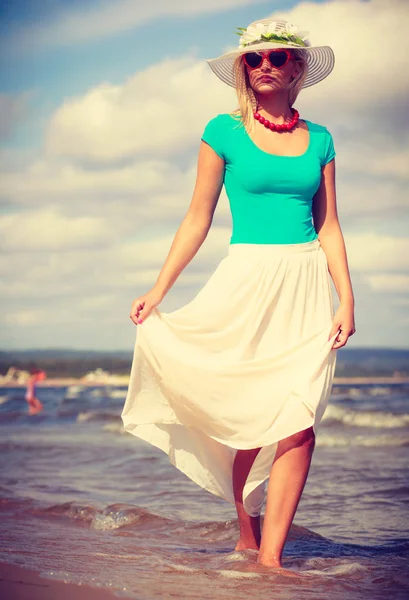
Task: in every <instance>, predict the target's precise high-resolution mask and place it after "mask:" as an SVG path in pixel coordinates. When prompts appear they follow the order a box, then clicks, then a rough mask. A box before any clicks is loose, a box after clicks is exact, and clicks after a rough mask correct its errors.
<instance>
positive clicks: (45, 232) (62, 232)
mask: <svg viewBox="0 0 409 600" xmlns="http://www.w3.org/2000/svg"><path fill="white" fill-rule="evenodd" d="M110 237H111V230H110V228H109V224H108V223H107V222H106V221H104V220H102V219H101V218H99V217H84V216H79V217H64V215H62V214H60V213H58V212H57V211H56V210H54V209H52V208H51V209H41V210H39V211H27V212H24V213H22V214H20V213H15V214H9V215H4V216H2V217H1V219H0V239H1V247H2V250H3V251H9V252H10V251H14V252H23V251H27V250H30V251H49V250H54V251H55V250H59V251H62V250H64V249H67V248H89V247H94V246H101V245H104V244H106V243H107V240H109V239H110Z"/></svg>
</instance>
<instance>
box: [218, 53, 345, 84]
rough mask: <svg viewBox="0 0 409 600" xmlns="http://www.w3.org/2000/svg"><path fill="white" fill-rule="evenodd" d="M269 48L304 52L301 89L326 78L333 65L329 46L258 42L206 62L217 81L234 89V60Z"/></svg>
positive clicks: (333, 60)
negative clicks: (304, 76)
mask: <svg viewBox="0 0 409 600" xmlns="http://www.w3.org/2000/svg"><path fill="white" fill-rule="evenodd" d="M271 48H289V49H294V50H301V52H305V54H306V59H307V65H308V72H307V76H306V78H305V80H304V83H303V85H302V87H303V88H306V87H309V86H311V85H314V84H316V83H318V82H319V81H322V80H323V79H325V78H326V77H328V75H329V74H330V73H331V71H332V70H333V68H334V65H335V55H334V51H333V50H332V48H331V47H330V46H298V45H296V44H285V45H283V44H280V42H260V43H258V44H252V45H251V46H246V47H244V48H238V49H237V50H234V51H232V52H227V53H226V54H223V55H222V56H219V57H217V58H209V59H207V60H206V62H207V63H208V65H209V66H210V68H211V69H212V71H213V73H214V74H215V75H217V77H218V78H219V79H221V80H222V81H223V82H224V83H227V85H230V86H231V87H236V83H235V76H234V69H233V66H234V62H235V60H236V58H237V57H239V56H241V55H243V54H245V53H246V52H258V51H260V50H270V49H271Z"/></svg>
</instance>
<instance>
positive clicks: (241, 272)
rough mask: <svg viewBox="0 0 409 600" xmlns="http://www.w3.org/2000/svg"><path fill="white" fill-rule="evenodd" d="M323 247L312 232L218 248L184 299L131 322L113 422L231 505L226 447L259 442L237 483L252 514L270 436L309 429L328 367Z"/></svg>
mask: <svg viewBox="0 0 409 600" xmlns="http://www.w3.org/2000/svg"><path fill="white" fill-rule="evenodd" d="M333 316H334V308H333V300H332V292H331V286H330V275H329V271H328V263H327V259H326V255H325V253H324V251H323V249H322V248H321V245H320V243H319V241H318V240H314V241H312V242H307V243H300V244H247V243H246V244H230V245H229V247H228V253H227V256H225V257H224V258H223V259H222V260H221V261H220V263H219V264H218V266H217V267H216V269H215V271H214V272H213V273H212V275H211V276H210V278H209V279H208V281H207V283H206V284H205V285H204V287H202V288H201V290H200V291H199V293H198V294H197V295H196V296H195V297H194V299H193V300H192V301H191V302H189V303H188V304H186V305H184V306H182V307H181V308H179V309H177V310H175V311H173V312H169V313H164V312H162V311H160V310H159V309H158V307H156V308H155V309H153V310H152V312H151V313H150V314H149V316H148V317H147V318H146V320H145V321H144V322H143V323H142V324H140V325H138V326H137V333H136V344H135V351H134V358H133V363H132V369H131V374H130V382H129V389H128V393H127V397H126V401H125V404H124V407H123V411H122V413H121V418H122V421H123V424H124V428H125V430H126V431H128V432H129V433H132V434H133V435H135V436H137V437H139V438H141V439H143V440H146V441H147V442H149V443H150V444H153V445H154V446H156V447H158V448H160V449H161V450H163V451H164V452H166V453H167V454H168V455H169V460H170V462H171V463H172V464H173V465H174V466H175V467H177V468H178V469H180V470H181V471H182V472H183V473H185V474H186V475H187V476H188V477H189V478H190V479H192V480H193V481H194V482H196V483H197V484H198V485H199V486H201V487H203V488H205V489H206V490H208V491H209V492H211V493H212V494H215V495H217V496H220V497H221V498H224V499H225V500H227V501H228V502H231V503H233V504H234V496H233V487H232V467H233V461H234V458H235V455H236V452H237V450H238V449H250V448H261V450H260V452H259V453H258V455H257V457H256V459H255V461H254V463H253V466H252V468H251V470H250V472H249V475H248V478H247V481H246V484H245V486H244V490H243V503H244V508H245V510H246V512H247V513H248V514H249V515H252V516H256V515H259V514H260V512H261V508H262V504H263V501H264V495H265V484H266V482H267V480H268V477H269V474H270V469H271V465H272V462H273V460H274V456H275V452H276V449H277V444H278V442H279V440H281V439H283V438H285V437H287V436H290V435H292V434H294V433H296V432H299V431H302V430H304V429H307V428H308V427H311V426H312V427H313V428H314V432H315V433H317V426H318V425H319V423H320V421H321V419H322V416H323V414H324V411H325V409H326V406H327V403H328V399H329V395H330V392H331V387H332V382H333V376H334V371H335V364H336V350H334V349H332V345H333V343H334V340H335V338H336V336H337V334H335V335H334V336H332V337H331V339H328V336H329V334H330V330H331V327H332V320H333Z"/></svg>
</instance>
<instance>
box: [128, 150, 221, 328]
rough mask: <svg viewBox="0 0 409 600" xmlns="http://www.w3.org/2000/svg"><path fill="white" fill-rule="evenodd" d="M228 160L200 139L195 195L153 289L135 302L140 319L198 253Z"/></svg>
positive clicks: (135, 318) (133, 313)
mask: <svg viewBox="0 0 409 600" xmlns="http://www.w3.org/2000/svg"><path fill="white" fill-rule="evenodd" d="M224 167H225V162H224V160H223V159H222V158H220V157H219V156H218V155H217V154H216V152H215V151H214V150H213V149H212V148H211V147H210V146H209V145H208V144H206V143H205V142H203V141H202V142H201V145H200V149H199V156H198V164H197V177H196V184H195V188H194V191H193V197H192V200H191V202H190V206H189V208H188V210H187V213H186V215H185V217H184V218H183V221H182V223H181V224H180V226H179V228H178V230H177V232H176V234H175V237H174V239H173V242H172V245H171V247H170V250H169V253H168V255H167V257H166V260H165V262H164V264H163V267H162V269H161V271H160V273H159V275H158V278H157V280H156V283H155V284H154V286H153V287H152V289H151V290H150V291H149V292H148V293H147V294H145V295H144V296H142V297H140V298H136V299H135V300H134V302H133V304H132V308H131V314H130V317H131V319H132V321H133V322H134V323H135V324H136V323H141V322H142V321H143V320H144V319H145V318H146V317H147V316H148V314H149V313H150V311H151V310H152V308H153V307H154V306H155V305H157V304H159V302H161V300H162V299H163V297H164V296H165V294H166V293H167V292H168V291H169V290H170V288H171V287H172V285H173V284H174V283H175V281H176V279H177V278H178V277H179V275H180V273H181V272H182V271H183V269H184V268H185V267H186V266H187V265H188V264H189V262H190V261H191V260H192V258H193V257H194V256H195V254H196V253H197V251H198V250H199V248H200V246H201V245H202V244H203V242H204V240H205V239H206V236H207V234H208V232H209V229H210V226H211V224H212V220H213V214H214V211H215V209H216V206H217V202H218V200H219V196H220V192H221V189H222V187H223V179H224Z"/></svg>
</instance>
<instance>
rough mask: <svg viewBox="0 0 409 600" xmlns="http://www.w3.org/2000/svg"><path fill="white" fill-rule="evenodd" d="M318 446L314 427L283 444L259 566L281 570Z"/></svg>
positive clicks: (269, 499) (273, 478) (272, 480)
mask: <svg viewBox="0 0 409 600" xmlns="http://www.w3.org/2000/svg"><path fill="white" fill-rule="evenodd" d="M314 446H315V435H314V430H313V428H312V427H309V428H308V429H304V430H303V431H300V432H298V433H296V434H294V435H291V436H290V437H288V438H285V439H284V440H280V442H279V444H278V447H277V452H276V455H275V457H274V461H273V465H272V467H271V472H270V480H269V483H268V490H267V500H266V510H265V514H264V523H263V533H262V537H261V544H260V552H259V556H258V562H259V563H261V564H263V565H267V566H273V567H281V566H282V564H281V558H282V553H283V549H284V544H285V542H286V539H287V535H288V532H289V530H290V526H291V523H292V521H293V518H294V515H295V512H296V510H297V506H298V503H299V501H300V498H301V494H302V492H303V489H304V485H305V482H306V481H307V476H308V471H309V468H310V464H311V458H312V453H313V451H314Z"/></svg>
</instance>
